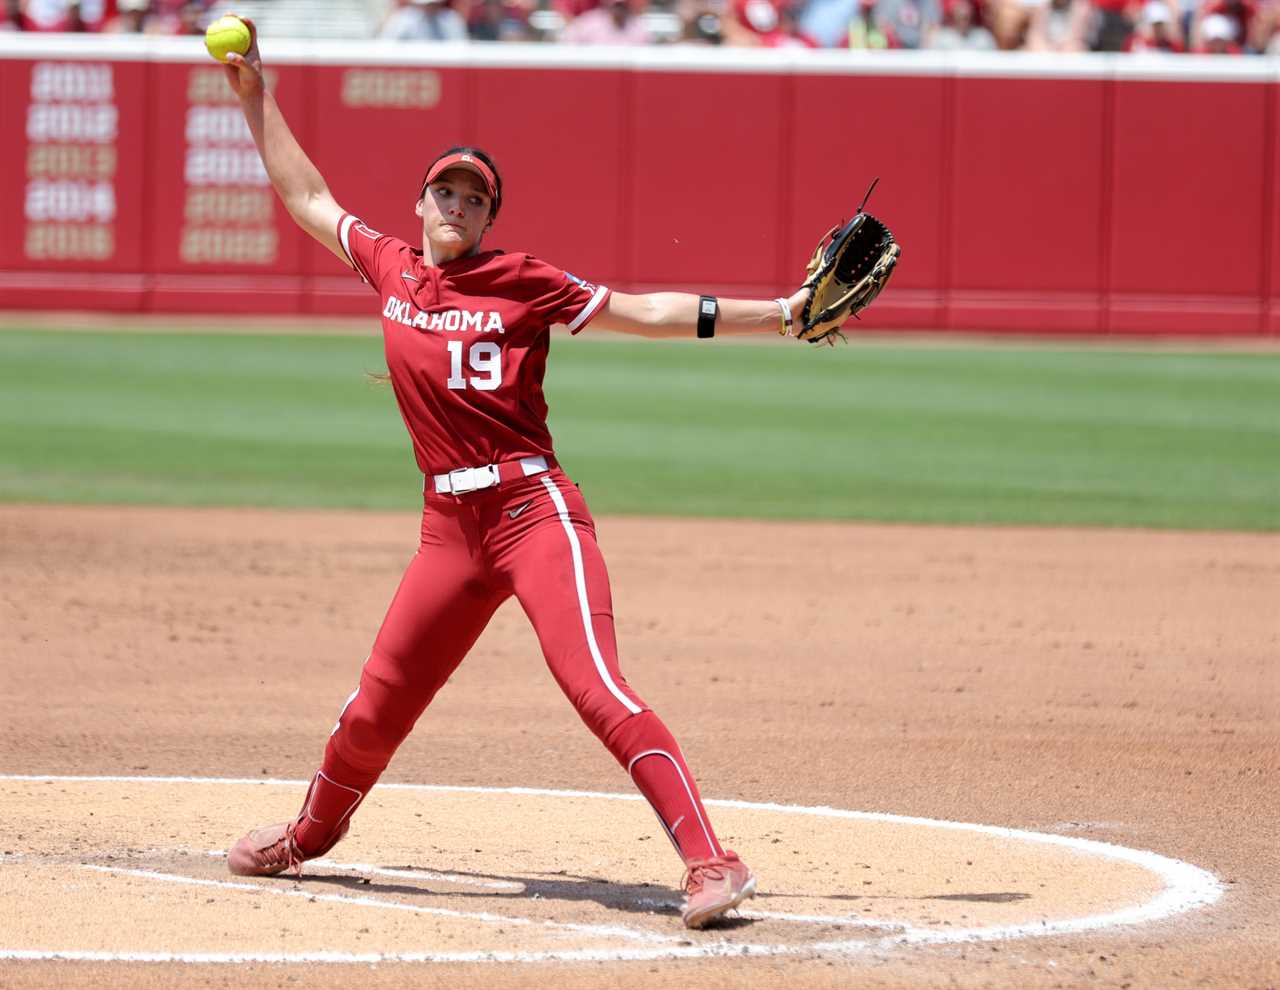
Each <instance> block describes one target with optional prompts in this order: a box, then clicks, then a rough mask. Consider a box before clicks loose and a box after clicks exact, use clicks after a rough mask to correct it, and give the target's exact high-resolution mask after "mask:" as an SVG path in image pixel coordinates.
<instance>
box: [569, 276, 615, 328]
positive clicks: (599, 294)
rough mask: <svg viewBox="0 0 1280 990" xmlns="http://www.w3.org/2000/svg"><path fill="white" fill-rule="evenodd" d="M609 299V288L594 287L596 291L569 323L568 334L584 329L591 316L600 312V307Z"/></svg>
mask: <svg viewBox="0 0 1280 990" xmlns="http://www.w3.org/2000/svg"><path fill="white" fill-rule="evenodd" d="M608 298H609V287H608V286H605V285H598V286H596V291H595V292H593V293H592V294H591V298H590V299H589V300H587V304H586V305H585V306H583V307H582V309H580V310H579V311H578V315H577V316H575V317H574V318H573V319H572V320H571V321H569V332H570V333H577V332H578V331H579V330H581V329H582V328H583V327H585V326H586V325H587V324H588V323H589V322H590V321H591V318H592V317H593V316H595V315H596V313H598V312H599V311H600V307H601V306H603V305H604V301H605V300H606V299H608Z"/></svg>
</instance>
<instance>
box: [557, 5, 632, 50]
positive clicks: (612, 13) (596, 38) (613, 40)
mask: <svg viewBox="0 0 1280 990" xmlns="http://www.w3.org/2000/svg"><path fill="white" fill-rule="evenodd" d="M634 2H636V0H604V2H603V3H602V4H601V6H599V7H597V8H596V9H595V10H588V11H587V12H586V13H585V14H582V15H581V16H580V17H577V18H575V19H574V20H572V21H570V22H569V24H568V25H567V26H566V27H565V29H564V30H563V31H562V32H561V33H560V40H561V41H563V42H565V43H566V44H570V45H647V44H649V43H650V42H652V41H653V37H652V35H650V33H649V29H648V28H647V27H645V26H644V22H643V21H642V20H640V18H639V17H637V16H636V12H635V10H634V9H633V8H632V4H633V3H634Z"/></svg>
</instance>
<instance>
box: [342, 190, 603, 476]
mask: <svg viewBox="0 0 1280 990" xmlns="http://www.w3.org/2000/svg"><path fill="white" fill-rule="evenodd" d="M338 241H339V243H340V244H341V245H342V250H343V251H344V252H345V253H346V256H347V261H348V262H349V263H350V264H351V266H352V267H353V268H354V269H355V270H356V272H357V273H359V275H360V277H361V278H363V279H364V281H365V282H367V283H368V284H369V285H370V286H372V288H373V289H374V290H375V291H376V292H377V293H378V295H379V296H380V297H381V299H382V338H383V345H384V350H385V352H386V357H387V370H388V371H389V372H390V373H391V385H392V388H393V389H394V390H395V395H396V402H397V403H398V404H399V406H400V414H401V415H402V416H403V417H404V422H405V426H407V427H408V428H409V435H410V436H411V437H412V438H413V450H414V454H415V455H416V457H417V459H418V467H419V468H421V469H422V473H423V474H425V475H428V476H431V475H434V474H443V473H445V472H447V471H451V470H454V469H455V468H466V467H481V466H483V465H486V464H497V463H500V462H502V461H509V460H515V459H517V458H521V457H536V456H538V455H541V456H544V457H550V456H553V453H554V452H553V450H552V445H551V433H550V431H549V430H548V429H547V403H546V399H545V398H544V397H543V394H542V378H543V374H544V372H545V370H546V363H547V351H548V349H549V347H550V344H551V333H550V330H551V325H552V324H553V323H563V324H565V325H566V326H568V328H569V331H570V332H571V333H577V332H578V331H579V330H581V329H582V328H583V327H585V326H586V325H587V324H588V323H589V322H590V321H591V319H592V318H593V317H594V316H595V315H596V314H597V313H599V312H600V310H601V309H603V308H604V305H605V303H606V302H607V301H608V298H609V291H610V290H609V289H608V288H607V287H605V286H603V285H592V284H590V283H589V282H584V281H582V280H581V279H578V278H575V277H574V276H573V275H570V274H568V273H567V272H564V271H562V270H560V269H559V268H556V267H554V266H552V265H548V264H547V263H545V262H543V261H539V260H538V259H537V258H534V257H532V256H531V255H527V254H506V253H504V252H502V251H485V252H482V253H480V254H476V255H472V256H470V257H466V258H458V259H457V260H455V261H449V262H445V263H444V264H443V265H439V266H435V265H432V264H430V263H429V262H428V261H426V260H425V259H424V257H423V254H422V252H421V251H420V250H417V249H416V248H412V247H410V246H409V245H408V244H407V243H405V242H404V241H402V240H400V239H398V238H395V237H389V236H387V235H385V234H380V233H378V232H377V231H376V230H370V229H369V228H368V227H366V226H365V225H364V224H363V223H361V222H360V221H359V220H358V219H356V218H355V217H353V216H352V215H351V214H349V213H347V214H343V216H342V219H341V220H340V221H339V222H338Z"/></svg>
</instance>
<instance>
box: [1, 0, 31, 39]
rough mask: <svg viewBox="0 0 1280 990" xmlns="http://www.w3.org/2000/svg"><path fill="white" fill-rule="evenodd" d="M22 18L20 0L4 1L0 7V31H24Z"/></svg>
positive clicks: (25, 27)
mask: <svg viewBox="0 0 1280 990" xmlns="http://www.w3.org/2000/svg"><path fill="white" fill-rule="evenodd" d="M26 29H27V26H26V24H25V23H24V22H23V18H22V0H4V5H3V6H0V31H25V30H26Z"/></svg>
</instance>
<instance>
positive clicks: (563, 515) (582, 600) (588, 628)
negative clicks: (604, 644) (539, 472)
mask: <svg viewBox="0 0 1280 990" xmlns="http://www.w3.org/2000/svg"><path fill="white" fill-rule="evenodd" d="M542 484H543V486H544V487H545V488H546V489H547V494H549V495H550V496H551V501H552V502H554V503H555V507H556V512H558V513H559V514H560V524H561V525H562V526H564V531H565V535H566V536H568V537H569V550H570V551H571V553H572V554H573V583H574V585H575V586H576V587H577V589H578V607H579V608H580V610H581V611H582V628H583V630H584V631H585V632H586V634H587V647H588V648H589V649H590V650H591V659H592V660H594V661H595V664H596V672H597V673H598V674H599V675H600V679H601V680H602V681H604V686H605V687H607V688H608V689H609V693H610V694H612V695H613V696H614V697H615V698H617V699H618V700H619V701H620V702H622V706H623V707H624V708H626V710H627V711H629V712H630V713H631V714H632V715H639V714H640V712H642V711H643V710H644V709H642V708H641V707H640V706H639V705H637V704H636V703H635V702H634V701H632V700H631V699H630V698H628V697H627V696H626V695H625V694H623V693H622V691H621V689H620V688H619V687H618V685H617V684H615V683H614V681H613V678H612V677H610V676H609V668H608V667H606V666H605V663H604V657H602V656H601V655H600V646H599V644H597V643H596V632H595V629H594V628H593V627H592V625H591V606H590V604H588V602H587V577H586V571H585V569H584V568H583V566H582V546H581V545H580V544H579V543H578V534H577V532H575V531H574V528H573V523H572V522H570V521H569V507H568V506H567V505H565V503H564V496H563V495H561V494H560V489H558V488H557V487H556V483H555V482H554V481H552V480H551V479H550V478H548V477H546V476H545V475H544V476H543V478H542Z"/></svg>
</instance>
